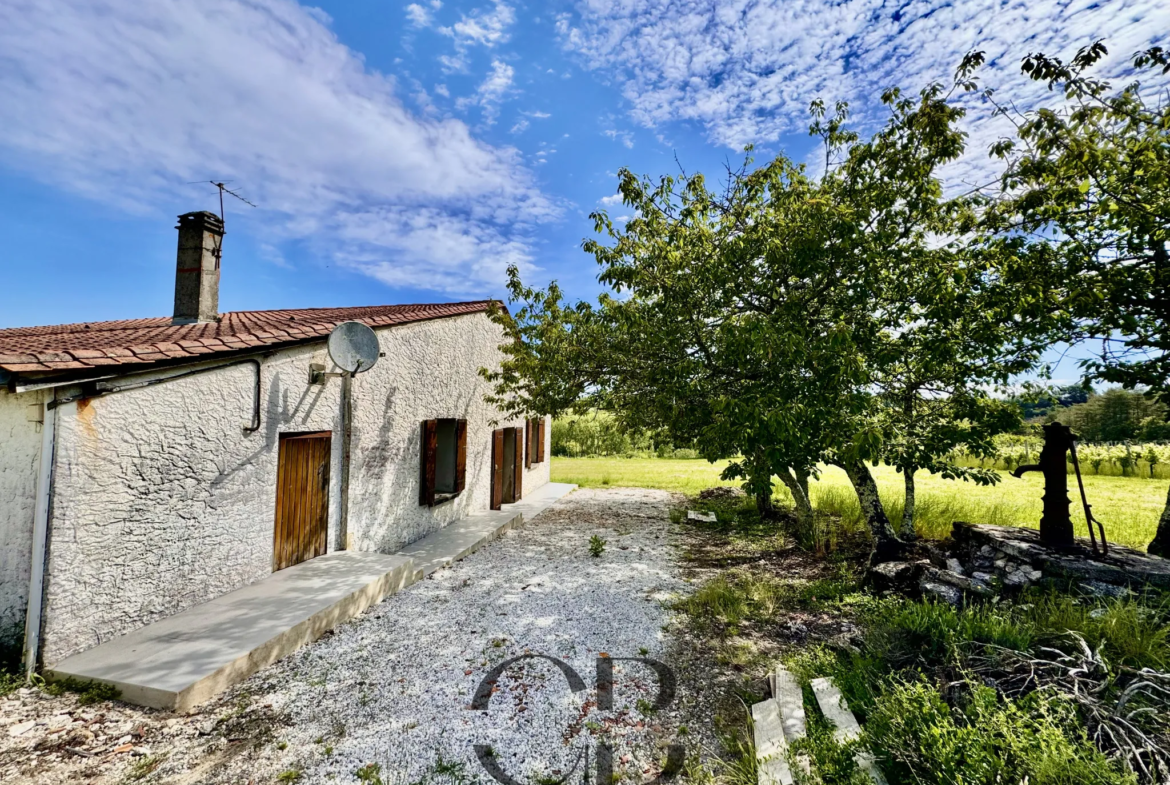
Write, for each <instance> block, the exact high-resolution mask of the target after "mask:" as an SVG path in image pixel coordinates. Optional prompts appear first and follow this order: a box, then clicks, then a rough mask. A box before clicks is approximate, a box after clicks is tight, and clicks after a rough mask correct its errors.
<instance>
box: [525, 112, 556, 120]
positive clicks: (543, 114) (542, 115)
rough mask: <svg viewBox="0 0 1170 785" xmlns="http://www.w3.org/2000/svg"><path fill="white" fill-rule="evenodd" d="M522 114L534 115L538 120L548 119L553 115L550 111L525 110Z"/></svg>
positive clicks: (526, 115)
mask: <svg viewBox="0 0 1170 785" xmlns="http://www.w3.org/2000/svg"><path fill="white" fill-rule="evenodd" d="M522 114H523V115H524V116H525V117H532V118H534V119H536V120H547V119H548V118H550V117H552V115H551V114H549V113H548V112H523V113H522Z"/></svg>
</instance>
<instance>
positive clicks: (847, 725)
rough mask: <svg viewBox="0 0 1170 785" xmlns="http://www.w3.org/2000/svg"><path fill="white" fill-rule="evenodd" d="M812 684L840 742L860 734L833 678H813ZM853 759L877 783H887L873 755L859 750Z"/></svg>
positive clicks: (880, 784) (823, 712) (878, 784)
mask: <svg viewBox="0 0 1170 785" xmlns="http://www.w3.org/2000/svg"><path fill="white" fill-rule="evenodd" d="M810 684H811V686H812V689H813V694H814V695H816V696H817V705H818V706H820V707H821V713H822V714H824V715H825V719H827V720H828V721H829V722H830V723H832V725H833V726H834V727H835V728H836V731H834V733H833V736H834V737H835V738H836V739H837V741H838V743H841V744H844V743H846V742H850V741H853V740H854V739H856V738H857V737H858V736H860V735H861V726H860V725H859V724H858V723H857V718H856V717H854V716H853V712H851V711H850V710H849V704H847V703H846V702H845V696H844V695H842V694H841V690H839V689H837V685H836V684H834V683H833V681H832V679H813V680H812V682H810ZM853 760H855V761H857V767H858V768H859V769H861V770H862V771H864V772H865V773H866V774H868V775H869V778H870V779H871V780H873V782H874V783H875V785H886V778H885V777H884V776H882V773H881V770H880V769H878V766H877V761H875V760H874V758H873V756H872V755H870V754H869V753H868V752H864V751H863V752H858V753H857V754H856V755H854V756H853Z"/></svg>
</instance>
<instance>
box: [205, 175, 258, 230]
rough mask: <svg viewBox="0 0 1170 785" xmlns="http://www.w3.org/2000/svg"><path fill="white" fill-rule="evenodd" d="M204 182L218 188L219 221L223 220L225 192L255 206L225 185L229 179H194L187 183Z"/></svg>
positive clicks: (250, 205)
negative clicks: (218, 180)
mask: <svg viewBox="0 0 1170 785" xmlns="http://www.w3.org/2000/svg"><path fill="white" fill-rule="evenodd" d="M205 182H207V183H211V184H212V185H214V186H215V187H216V188H218V189H219V220H220V221H223V195H224V194H225V193H228V194H231V195H232V196H234V197H236V198H237V199H239V200H240V201H241V202H243V203H244V204H246V205H248V206H249V207H255V206H256V205H254V204H252V203H251V202H249V201H248V200H247V199H245V198H244V197H243V196H241V195H240V194H239V193H237V192H236V191H233V190H232V189H231V188H228V187H227V184H228V183H230V182H231V180H223V181H221V182H216V181H215V180H196V181H194V182H192V183H188V185H202V184H203V183H205Z"/></svg>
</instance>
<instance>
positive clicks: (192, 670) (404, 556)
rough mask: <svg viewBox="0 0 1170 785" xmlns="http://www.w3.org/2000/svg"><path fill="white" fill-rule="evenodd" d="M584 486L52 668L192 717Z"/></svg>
mask: <svg viewBox="0 0 1170 785" xmlns="http://www.w3.org/2000/svg"><path fill="white" fill-rule="evenodd" d="M576 487H577V486H576V485H569V484H566V483H548V484H546V485H544V486H542V487H540V488H538V489H536V490H535V491H533V492H532V493H531V494H529V495H528V496H527V497H525V498H524V499H523V500H521V501H519V502H517V503H515V504H509V505H505V507H504V509H503V510H493V511H488V512H484V513H478V514H475V515H471V516H469V517H467V518H463V519H460V520H458V521H455V522H454V523H451V524H450V525H448V526H446V527H444V528H442V529H440V530H439V531H437V532H435V533H433V534H431V535H429V536H428V537H424V538H423V539H422V540H419V541H418V542H416V543H414V544H413V545H411V546H409V547H407V548H405V549H403V550H402V551H399V552H398V553H396V554H392V555H388V554H381V553H363V552H360V551H336V552H334V553H330V554H326V555H325V556H319V557H317V558H315V559H311V560H309V561H307V562H303V563H301V564H297V565H295V566H293V567H289V568H287V569H284V570H281V571H280V572H275V573H273V574H272V575H270V576H268V577H267V578H264V579H263V580H261V581H257V582H256V583H254V584H252V585H250V586H245V587H243V588H241V589H237V590H236V591H233V592H230V593H229V594H225V595H223V596H222V597H217V598H215V599H214V600H211V601H210V602H206V603H203V604H202V605H197V606H195V607H194V608H189V609H187V610H185V611H183V612H181V613H178V614H175V615H174V616H170V617H168V618H166V619H162V620H161V621H157V622H155V623H154V624H150V625H148V626H146V627H143V628H141V629H138V630H135V631H134V632H131V633H128V634H127V635H123V636H122V637H120V638H115V639H114V640H112V641H108V642H106V643H103V644H101V645H100V646H97V647H95V648H93V649H89V650H87V651H84V652H81V653H80V654H75V655H73V656H72V657H69V658H67V659H65V660H63V661H61V662H59V663H57V664H55V665H53V666H51V667H47V668H46V669H45V672H44V675H45V677H46V678H47V679H50V680H52V679H64V678H68V677H70V676H72V677H74V678H77V679H81V680H83V681H96V682H102V683H105V684H112V685H114V686H115V687H117V688H118V689H119V690H121V691H122V700H125V701H127V702H129V703H136V704H138V705H140V706H150V707H153V708H159V709H171V710H174V711H188V710H190V709H191V708H193V707H195V706H197V705H198V704H200V703H202V702H204V701H206V700H209V699H210V698H212V697H214V696H215V695H216V694H218V693H220V692H222V691H223V690H225V689H227V688H228V687H230V686H232V685H233V684H236V683H238V682H240V681H243V680H244V679H246V678H247V677H249V676H251V675H252V674H253V673H255V672H256V671H258V670H260V669H261V668H263V667H265V666H266V665H270V664H272V663H273V662H276V661H277V660H279V659H281V658H282V657H285V656H287V655H289V654H291V653H292V652H294V651H296V650H297V649H299V648H300V647H302V646H304V645H305V644H308V643H311V642H313V641H314V640H316V639H317V638H319V637H320V636H321V635H322V634H323V633H325V632H326V631H327V630H330V629H333V628H334V627H336V626H337V625H339V624H341V623H343V622H346V621H348V620H350V619H352V618H354V617H355V616H358V615H359V614H361V613H362V612H364V611H365V610H366V609H367V608H369V607H370V606H371V605H373V604H375V603H377V602H381V601H382V600H383V599H385V598H386V597H388V596H389V595H391V594H394V593H395V592H397V591H399V590H401V589H402V588H404V587H406V586H409V585H410V584H412V583H414V582H415V581H417V580H420V579H422V578H423V577H425V576H427V575H430V574H431V573H432V572H434V571H435V570H437V569H440V568H441V567H445V566H447V565H449V564H451V563H452V562H454V561H457V560H459V559H462V558H463V557H464V556H466V555H468V554H469V553H472V552H473V551H475V550H477V549H479V548H480V547H481V546H482V545H484V544H485V543H487V542H490V541H491V540H493V539H495V538H496V537H499V536H500V535H501V534H503V533H504V532H505V531H507V530H508V529H510V528H511V527H513V526H515V525H518V524H519V523H521V522H522V521H523V520H524V517H525V516H528V517H529V518H534V517H536V516H537V515H539V514H540V513H541V512H544V510H546V509H548V508H549V507H550V506H552V505H553V504H554V503H555V502H556V501H557V500H558V499H561V498H562V497H564V496H565V495H567V494H569V493H570V492H572V491H573V490H574V489H575V488H576Z"/></svg>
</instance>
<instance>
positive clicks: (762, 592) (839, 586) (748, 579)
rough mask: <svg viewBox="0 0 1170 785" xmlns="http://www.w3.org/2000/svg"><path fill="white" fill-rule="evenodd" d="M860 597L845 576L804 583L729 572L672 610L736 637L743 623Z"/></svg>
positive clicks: (702, 587)
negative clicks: (784, 610) (782, 612)
mask: <svg viewBox="0 0 1170 785" xmlns="http://www.w3.org/2000/svg"><path fill="white" fill-rule="evenodd" d="M860 598H861V595H859V594H858V584H857V580H856V579H855V578H853V577H852V576H850V575H848V574H845V573H841V574H839V575H837V576H832V577H828V578H821V579H818V580H815V581H803V580H785V579H782V578H776V577H773V576H771V575H767V574H761V573H758V572H750V571H747V570H730V571H728V572H724V573H721V574H720V575H718V576H717V577H715V578H713V579H711V580H710V581H707V582H706V583H704V584H703V585H702V586H700V587H699V588H698V589H697V590H696V591H695V592H694V593H692V594H690V595H688V596H687V597H684V598H683V599H681V600H678V601H677V602H676V603H675V605H674V609H675V610H677V611H680V612H682V613H684V614H686V615H687V616H688V617H689V618H690V619H691V620H692V621H693V622H695V623H697V624H699V625H702V626H704V627H707V628H717V629H718V630H721V631H722V632H723V633H724V634H727V635H735V634H738V628H739V626H740V625H741V624H743V623H744V622H746V621H755V622H761V621H767V620H770V619H772V618H773V617H775V616H776V614H777V613H779V612H780V611H781V610H783V609H788V610H792V609H804V610H810V609H814V608H824V607H828V606H830V605H833V604H836V603H843V602H849V601H851V600H853V599H860Z"/></svg>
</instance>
